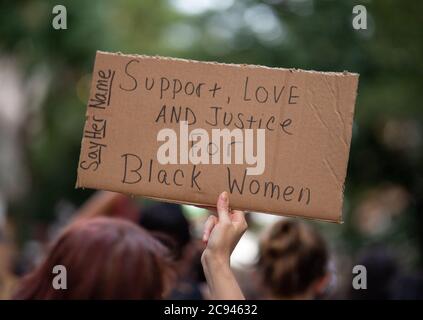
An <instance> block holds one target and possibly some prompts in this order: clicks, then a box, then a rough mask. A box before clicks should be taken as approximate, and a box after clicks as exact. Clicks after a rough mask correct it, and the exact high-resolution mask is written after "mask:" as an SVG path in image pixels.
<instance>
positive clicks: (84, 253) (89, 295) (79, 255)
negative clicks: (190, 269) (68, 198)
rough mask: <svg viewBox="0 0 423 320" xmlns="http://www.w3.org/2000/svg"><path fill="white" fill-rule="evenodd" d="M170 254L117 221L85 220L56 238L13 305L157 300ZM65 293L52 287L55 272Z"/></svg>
mask: <svg viewBox="0 0 423 320" xmlns="http://www.w3.org/2000/svg"><path fill="white" fill-rule="evenodd" d="M166 254H167V250H166V248H165V247H164V246H163V245H162V244H161V243H159V242H158V241H157V240H156V239H154V238H153V237H152V236H151V235H150V234H149V233H148V232H147V231H145V230H143V229H142V228H140V227H139V226H137V225H135V224H133V223H131V222H128V221H124V220H121V219H117V218H92V219H83V220H80V221H77V222H75V223H73V224H72V225H70V226H69V227H68V228H67V229H66V230H64V231H63V232H62V233H61V235H60V236H59V237H58V239H57V241H56V242H55V243H54V245H53V246H52V248H51V250H50V251H49V253H48V254H47V257H46V258H45V260H44V262H43V263H42V264H41V265H40V266H39V267H38V268H37V269H36V270H34V271H33V272H32V273H31V274H29V275H28V276H27V277H25V278H24V279H23V281H22V283H21V284H20V287H19V289H18V291H17V292H16V294H15V296H14V298H15V299H158V298H161V297H162V295H163V293H164V291H165V288H166V285H167V275H169V274H170V273H169V269H168V268H169V265H168V264H167V260H166ZM56 265H63V266H65V267H66V271H67V289H65V290H60V289H59V290H56V289H54V288H53V286H52V280H53V278H54V276H55V274H53V273H52V270H53V267H54V266H56Z"/></svg>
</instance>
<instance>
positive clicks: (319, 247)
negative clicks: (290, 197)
mask: <svg viewBox="0 0 423 320" xmlns="http://www.w3.org/2000/svg"><path fill="white" fill-rule="evenodd" d="M328 256H329V253H328V249H327V246H326V243H325V241H324V239H323V238H322V237H321V236H320V234H319V233H318V232H317V231H316V230H314V229H313V228H312V227H311V226H309V225H307V224H305V223H303V222H300V221H297V220H292V219H286V220H281V221H279V222H277V223H276V224H274V225H273V226H272V227H271V229H270V231H269V233H268V234H266V236H265V237H264V239H263V240H262V242H261V244H260V253H259V261H258V272H259V277H260V279H261V283H262V286H263V287H264V291H265V296H266V298H270V299H315V298H318V297H320V296H321V295H322V294H323V293H324V291H325V289H326V287H327V285H328V282H329V281H328V280H329V274H328V271H327V267H328V259H329V257H328Z"/></svg>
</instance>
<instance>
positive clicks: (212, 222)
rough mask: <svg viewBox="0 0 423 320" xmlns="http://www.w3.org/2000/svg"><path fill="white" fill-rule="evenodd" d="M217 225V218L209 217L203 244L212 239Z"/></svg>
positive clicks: (205, 226) (205, 225)
mask: <svg viewBox="0 0 423 320" xmlns="http://www.w3.org/2000/svg"><path fill="white" fill-rule="evenodd" d="M216 223H217V218H216V217H215V216H209V217H208V218H207V220H206V223H205V224H204V231H203V242H207V241H208V240H209V237H210V233H211V232H212V230H213V228H214V226H215V225H216Z"/></svg>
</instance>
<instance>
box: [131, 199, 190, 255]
mask: <svg viewBox="0 0 423 320" xmlns="http://www.w3.org/2000/svg"><path fill="white" fill-rule="evenodd" d="M139 223H140V225H141V226H142V227H143V228H145V229H147V230H149V231H150V232H152V233H153V234H154V235H155V236H156V238H158V239H160V240H161V241H162V242H163V243H164V244H165V245H166V246H168V247H169V248H170V249H171V250H172V252H173V254H174V258H176V259H179V258H180V257H181V256H182V252H183V250H184V248H185V246H186V245H187V244H188V243H189V242H190V241H191V234H190V224H189V222H188V219H187V218H186V217H185V216H184V214H183V211H182V207H181V206H180V205H179V204H174V203H159V204H156V205H153V206H150V207H147V208H145V209H143V210H142V211H141V215H140V220H139Z"/></svg>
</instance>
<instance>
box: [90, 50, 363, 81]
mask: <svg viewBox="0 0 423 320" xmlns="http://www.w3.org/2000/svg"><path fill="white" fill-rule="evenodd" d="M97 54H104V55H111V56H125V57H134V58H147V59H157V60H167V61H179V62H186V63H194V64H197V63H200V64H210V65H214V66H216V65H218V66H219V65H220V66H225V67H232V68H248V69H265V70H283V71H289V72H297V71H299V72H306V73H320V74H325V75H332V76H358V75H359V74H358V73H352V72H348V71H342V72H331V71H316V70H304V69H297V68H281V67H267V66H262V65H255V64H238V63H223V62H216V61H198V60H191V59H183V58H173V57H164V56H159V55H154V56H149V55H144V54H127V53H122V52H106V51H99V50H98V51H97Z"/></svg>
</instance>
